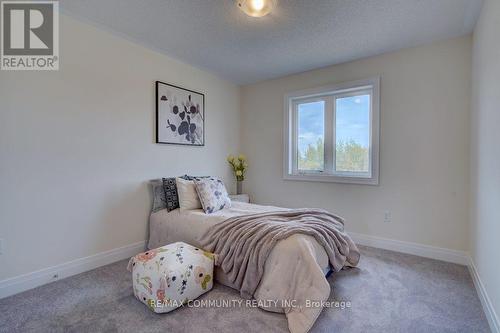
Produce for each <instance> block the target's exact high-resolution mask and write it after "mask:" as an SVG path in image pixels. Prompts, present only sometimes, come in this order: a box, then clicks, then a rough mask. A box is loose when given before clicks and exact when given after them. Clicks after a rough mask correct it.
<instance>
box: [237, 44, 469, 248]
mask: <svg viewBox="0 0 500 333" xmlns="http://www.w3.org/2000/svg"><path fill="white" fill-rule="evenodd" d="M470 68H471V38H470V36H467V37H462V38H458V39H453V40H449V41H445V42H441V43H437V44H432V45H427V46H422V47H418V48H412V49H406V50H402V51H398V52H394V53H390V54H385V55H381V56H377V57H372V58H367V59H363V60H359V61H355V62H350V63H346V64H341V65H335V66H331V67H327V68H323V69H319V70H313V71H309V72H305V73H301V74H297V75H292V76H287V77H284V78H280V79H276V80H270V81H265V82H261V83H256V84H253V85H248V86H244V87H243V88H242V93H241V112H242V113H241V117H242V118H241V124H242V132H241V142H242V151H243V152H244V153H246V154H247V155H248V159H249V164H250V168H249V172H248V177H247V180H246V181H245V184H244V191H246V192H248V193H249V194H250V195H251V196H252V197H253V198H254V199H255V200H256V201H257V202H259V203H266V204H275V205H280V206H288V207H301V206H315V207H318V206H319V207H322V208H326V209H329V210H331V211H334V212H337V213H340V214H341V215H342V216H344V217H345V218H346V219H347V225H346V227H347V229H348V230H349V231H354V232H358V233H362V234H368V235H372V236H382V237H384V238H390V239H396V240H402V241H410V242H416V243H421V244H427V245H432V246H438V247H443V248H448V249H454V250H466V249H467V241H466V238H467V223H468V222H467V216H468V193H469V186H468V172H469V169H468V161H469V155H468V147H469V134H468V132H469V126H468V124H469V123H468V122H469V105H470ZM376 75H380V76H381V130H380V133H381V136H380V185H379V186H369V185H352V184H335V183H315V182H300V181H289V180H286V181H285V180H283V179H282V163H283V160H282V157H283V156H282V155H283V153H282V151H283V148H282V147H283V146H282V145H283V135H282V133H283V97H284V94H285V93H286V92H290V91H294V90H301V89H307V88H314V87H318V86H322V85H326V84H332V83H339V82H348V81H352V80H357V79H364V78H369V77H372V76H376ZM385 210H389V211H391V212H392V222H391V223H384V222H383V220H384V211H385Z"/></svg>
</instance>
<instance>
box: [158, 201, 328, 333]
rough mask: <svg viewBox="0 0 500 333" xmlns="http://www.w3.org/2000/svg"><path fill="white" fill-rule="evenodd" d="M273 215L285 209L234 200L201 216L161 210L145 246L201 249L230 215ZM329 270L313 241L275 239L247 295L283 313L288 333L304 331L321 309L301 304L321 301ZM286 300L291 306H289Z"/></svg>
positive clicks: (223, 280) (219, 278)
mask: <svg viewBox="0 0 500 333" xmlns="http://www.w3.org/2000/svg"><path fill="white" fill-rule="evenodd" d="M276 211H283V212H286V211H289V210H288V209H286V208H280V207H273V206H262V205H256V204H250V203H244V202H236V201H233V203H232V206H231V207H230V208H226V209H223V210H220V211H218V212H215V213H213V214H205V212H204V211H203V210H202V209H196V210H180V209H175V210H173V211H170V212H167V210H166V209H163V210H160V211H158V212H155V213H152V214H151V216H150V238H149V243H148V247H149V248H150V249H153V248H156V247H159V246H163V245H165V244H169V243H173V242H177V241H183V242H186V243H189V244H191V245H194V246H197V247H200V248H203V246H202V244H201V239H202V238H203V235H205V234H206V233H207V231H208V230H209V229H210V228H211V227H213V226H215V225H217V224H219V223H221V222H223V221H226V220H227V219H229V218H233V217H238V216H244V215H249V214H256V213H265V212H276ZM329 271H330V265H329V258H328V255H327V253H326V251H325V249H324V248H323V246H321V245H320V244H319V243H318V242H317V241H316V239H315V238H314V237H312V236H309V235H304V234H295V235H292V236H290V237H288V238H286V239H284V240H281V241H279V242H278V243H277V244H276V245H275V246H274V248H273V249H272V251H271V252H270V254H269V257H268V258H267V260H266V262H265V266H264V274H263V276H262V279H261V281H260V283H259V285H258V288H257V289H256V291H255V293H254V295H253V297H254V298H255V299H256V300H257V301H259V302H257V303H258V304H259V306H260V307H261V308H263V309H264V310H267V311H272V312H278V313H285V315H286V317H287V320H288V326H289V329H290V331H291V332H292V333H299V332H300V333H304V332H307V331H309V329H310V328H311V327H312V325H313V324H314V322H315V320H316V319H317V317H318V316H319V314H320V313H321V311H322V307H317V306H304V305H305V304H306V303H305V300H312V301H315V302H322V301H326V300H327V299H328V297H329V295H330V285H329V283H328V281H327V280H326V278H325V275H326V274H327V273H328V272H329ZM215 278H216V280H217V281H218V282H219V283H221V284H224V285H226V286H229V287H232V288H235V289H237V288H236V287H235V286H234V285H233V284H232V283H231V281H229V279H228V278H227V275H226V274H225V273H224V272H223V271H222V270H221V269H220V268H217V271H216V273H215ZM291 300H295V301H296V302H297V303H291V302H290V301H291ZM270 301H271V302H270ZM295 301H294V302H295ZM297 304H298V305H299V306H297ZM307 304H312V303H307ZM315 304H317V303H315ZM264 305H265V306H264Z"/></svg>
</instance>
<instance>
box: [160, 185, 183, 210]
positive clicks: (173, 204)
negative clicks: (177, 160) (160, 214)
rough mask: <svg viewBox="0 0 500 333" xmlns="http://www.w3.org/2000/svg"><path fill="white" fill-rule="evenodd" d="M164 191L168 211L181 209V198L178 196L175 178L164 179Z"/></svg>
mask: <svg viewBox="0 0 500 333" xmlns="http://www.w3.org/2000/svg"><path fill="white" fill-rule="evenodd" d="M162 180H163V190H164V191H165V201H166V205H167V207H166V208H167V211H169V212H170V211H172V210H174V209H176V208H179V196H178V195H177V184H176V182H175V178H162Z"/></svg>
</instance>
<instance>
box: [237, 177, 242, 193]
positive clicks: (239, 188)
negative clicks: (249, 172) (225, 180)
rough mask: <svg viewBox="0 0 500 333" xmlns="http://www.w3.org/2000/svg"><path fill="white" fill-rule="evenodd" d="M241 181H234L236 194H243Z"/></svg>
mask: <svg viewBox="0 0 500 333" xmlns="http://www.w3.org/2000/svg"><path fill="white" fill-rule="evenodd" d="M242 187H243V181H241V180H237V181H236V194H242V193H243V189H242Z"/></svg>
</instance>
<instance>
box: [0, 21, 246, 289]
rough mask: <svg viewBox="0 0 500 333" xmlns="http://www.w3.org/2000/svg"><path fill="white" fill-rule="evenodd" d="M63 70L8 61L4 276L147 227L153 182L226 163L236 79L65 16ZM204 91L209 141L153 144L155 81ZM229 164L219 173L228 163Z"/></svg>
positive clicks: (3, 124)
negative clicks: (12, 67)
mask: <svg viewBox="0 0 500 333" xmlns="http://www.w3.org/2000/svg"><path fill="white" fill-rule="evenodd" d="M60 32H61V42H60V49H61V65H60V70H59V71H57V72H5V71H2V72H0V101H1V103H0V186H1V191H0V238H2V239H3V242H4V244H3V245H4V246H3V248H4V249H3V250H4V251H3V255H0V267H1V269H0V280H2V279H4V278H8V277H12V276H16V275H19V274H22V273H27V272H31V271H34V270H37V269H41V268H45V267H50V266H53V265H56V264H60V263H63V262H67V261H69V260H72V259H76V258H81V257H84V256H88V255H91V254H95V253H99V252H102V251H105V250H110V249H114V248H117V247H120V246H124V245H128V244H132V243H135V242H138V241H142V240H144V239H145V238H146V230H147V217H148V212H149V209H150V198H149V193H148V188H147V185H146V183H145V182H146V181H147V180H148V179H152V178H157V177H161V176H169V175H170V176H172V175H180V174H184V173H193V174H219V175H221V176H223V177H225V179H226V181H228V182H230V184H231V185H233V186H234V184H233V183H232V178H231V174H230V170H229V168H228V167H227V163H226V160H225V158H226V155H227V154H228V153H229V152H233V153H236V152H237V148H238V146H239V130H238V128H239V123H240V121H239V87H238V86H236V85H233V84H230V83H228V82H225V81H223V80H221V79H218V78H217V77H215V76H213V75H211V74H209V73H207V72H204V71H201V70H198V69H196V68H193V67H191V66H188V65H186V64H183V63H180V62H178V61H175V60H173V59H170V58H168V57H165V56H163V55H161V54H158V53H155V52H153V51H150V50H147V49H145V48H143V47H141V46H138V45H136V44H133V43H130V42H128V41H126V40H124V39H122V38H118V37H115V36H113V35H111V34H109V33H107V32H105V31H103V30H97V29H96V28H94V27H91V26H89V25H87V24H82V23H80V22H77V21H75V20H74V19H72V18H69V17H67V16H65V15H62V17H61V28H60ZM155 80H162V81H165V82H172V83H174V84H177V85H180V86H183V87H186V88H190V89H194V90H199V91H204V92H205V93H206V137H205V138H206V146H205V147H201V148H200V147H185V146H171V145H158V144H155V143H154V127H155V120H154V119H155V118H154V114H155V104H154V101H155V95H154V81H155ZM221 173H222V174H221Z"/></svg>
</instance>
